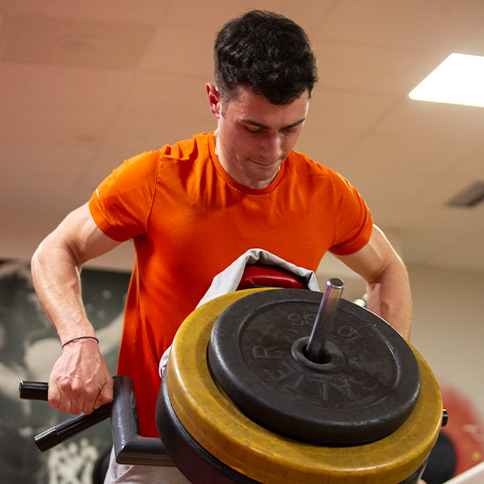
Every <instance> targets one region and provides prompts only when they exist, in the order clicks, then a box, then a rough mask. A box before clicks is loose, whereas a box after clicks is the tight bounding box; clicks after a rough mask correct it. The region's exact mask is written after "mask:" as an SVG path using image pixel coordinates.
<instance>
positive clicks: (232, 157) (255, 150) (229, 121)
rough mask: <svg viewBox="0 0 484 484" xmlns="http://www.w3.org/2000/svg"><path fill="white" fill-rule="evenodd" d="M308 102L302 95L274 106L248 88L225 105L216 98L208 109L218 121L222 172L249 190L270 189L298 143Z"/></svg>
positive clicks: (217, 138) (305, 95)
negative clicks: (216, 101)
mask: <svg viewBox="0 0 484 484" xmlns="http://www.w3.org/2000/svg"><path fill="white" fill-rule="evenodd" d="M212 88H213V89H215V88H214V87H213V86H212ZM208 89H209V101H210V87H208ZM216 94H217V95H218V91H217V93H216ZM215 97H216V96H215V94H214V98H215ZM308 101H309V96H308V93H307V92H305V93H304V94H303V95H302V96H301V97H300V98H298V99H296V100H294V101H293V102H291V103H289V104H285V105H283V106H277V105H274V104H272V103H271V102H269V101H268V100H267V99H266V98H265V97H263V96H258V95H256V94H254V92H253V91H252V90H251V89H250V88H247V87H240V89H239V95H238V97H237V98H236V99H232V100H230V101H228V102H223V101H221V100H220V97H219V96H218V103H217V105H216V106H215V105H214V104H213V103H212V102H211V109H212V113H213V114H214V116H215V117H216V118H217V119H218V128H217V130H216V131H215V137H216V147H217V155H218V158H219V161H220V163H221V165H222V166H223V168H224V169H225V171H226V172H227V173H228V174H229V175H230V176H231V177H232V178H233V179H234V180H236V181H238V182H239V183H241V184H242V185H245V186H247V187H250V188H263V187H265V186H267V185H269V184H270V183H271V181H272V180H273V179H274V178H275V176H276V175H277V172H278V171H279V168H280V166H281V164H282V162H283V161H284V160H285V159H286V158H287V156H288V154H289V152H290V151H291V149H292V148H293V147H294V145H295V143H296V141H297V138H298V136H299V134H300V132H301V129H302V126H303V124H304V121H305V119H306V115H307V110H308Z"/></svg>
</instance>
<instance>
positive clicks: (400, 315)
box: [366, 258, 412, 340]
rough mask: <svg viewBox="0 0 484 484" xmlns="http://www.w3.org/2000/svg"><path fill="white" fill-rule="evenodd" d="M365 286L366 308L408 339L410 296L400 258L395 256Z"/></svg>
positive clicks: (410, 314) (406, 275) (405, 271)
mask: <svg viewBox="0 0 484 484" xmlns="http://www.w3.org/2000/svg"><path fill="white" fill-rule="evenodd" d="M366 287H367V294H368V309H369V310H370V311H373V312H374V313H376V314H378V315H379V316H380V317H381V318H383V319H384V320H385V321H387V322H388V323H389V324H391V325H392V327H393V328H395V329H396V330H397V331H398V332H399V333H400V334H401V335H402V336H403V337H404V338H406V339H407V340H409V339H410V333H411V327H412V298H411V293H410V284H409V280H408V274H407V270H406V268H405V266H404V264H403V262H402V261H401V260H400V258H395V259H394V261H392V263H391V264H389V265H388V266H387V267H386V268H385V270H384V271H383V272H382V273H381V274H379V275H378V277H377V278H376V279H375V280H373V281H367V283H366Z"/></svg>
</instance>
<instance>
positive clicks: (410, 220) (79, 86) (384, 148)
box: [0, 0, 484, 271]
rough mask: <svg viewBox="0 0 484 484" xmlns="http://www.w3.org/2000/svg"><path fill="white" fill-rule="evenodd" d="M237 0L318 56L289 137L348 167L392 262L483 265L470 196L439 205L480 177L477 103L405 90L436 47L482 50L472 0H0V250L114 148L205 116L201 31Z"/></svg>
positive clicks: (207, 122) (22, 249)
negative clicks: (313, 80) (300, 37)
mask: <svg viewBox="0 0 484 484" xmlns="http://www.w3.org/2000/svg"><path fill="white" fill-rule="evenodd" d="M249 8H263V9H269V10H277V11H279V12H280V13H283V14H286V15H287V16H289V17H291V18H292V19H294V20H295V21H297V22H298V23H299V24H301V25H302V26H303V27H304V28H305V29H306V31H307V33H308V34H309V36H310V38H311V40H312V43H313V47H314V49H315V52H316V55H317V57H318V64H319V70H320V78H321V80H320V83H319V85H318V87H317V88H316V89H315V91H314V93H313V97H312V100H311V104H310V110H309V117H308V121H307V123H306V125H305V128H304V130H303V134H302V135H301V137H300V140H299V141H298V145H297V146H296V148H297V149H298V150H300V151H304V152H306V153H307V154H308V155H309V156H311V157H312V158H314V159H315V160H317V161H319V162H321V163H324V164H326V165H328V166H329V167H331V168H333V169H335V170H337V171H339V172H340V173H342V174H343V175H344V176H346V177H347V178H349V179H350V181H351V182H352V183H353V184H354V185H355V186H356V187H357V188H358V189H359V191H360V192H361V193H362V194H363V196H364V198H365V199H366V201H367V203H368V205H369V206H370V208H371V210H372V213H373V217H374V219H375V221H376V223H377V224H378V225H379V226H381V227H382V228H383V229H384V230H385V231H388V232H389V233H390V234H393V236H394V237H395V238H396V240H398V249H399V251H400V252H401V254H402V256H403V258H404V259H405V261H406V262H407V263H409V264H426V265H429V264H430V265H438V266H447V267H453V268H460V269H465V270H479V271H480V270H484V242H483V237H484V204H483V205H480V206H477V207H475V208H473V209H457V208H454V207H449V206H447V205H446V202H447V201H448V200H449V199H451V198H452V197H453V196H454V195H456V193H458V192H460V191H461V190H463V189H464V188H466V187H467V186H468V185H470V184H471V183H473V182H474V181H478V180H481V181H482V180H484V136H483V133H484V108H473V107H466V106H455V105H446V104H432V103H425V102H418V101H412V100H410V99H409V98H408V93H409V92H410V91H411V90H412V89H413V88H414V87H415V86H416V85H417V84H418V83H419V82H420V81H421V80H422V79H423V78H424V77H425V76H426V75H427V74H429V73H430V72H431V71H432V70H433V69H434V68H435V67H436V66H437V65H438V64H440V63H441V62H442V61H443V60H444V59H445V58H446V57H447V56H448V55H449V54H450V53H451V52H462V53H468V54H478V55H484V1H482V0H425V1H422V0H399V1H397V0H394V1H392V0H300V1H294V0H273V1H270V0H268V1H264V0H257V1H256V0H254V1H248V0H237V1H231V0H209V1H206V2H200V1H199V0H131V1H129V0H103V1H99V0H84V1H79V0H43V1H39V2H34V1H32V0H0V122H1V130H0V146H1V151H0V153H1V158H0V163H1V173H2V190H1V192H0V204H1V207H2V213H1V219H0V220H1V227H2V237H1V240H0V256H17V255H19V254H21V255H22V254H23V255H24V254H26V253H31V252H33V250H34V249H35V247H36V245H37V244H38V243H39V241H40V240H41V239H42V238H43V237H44V236H45V235H46V234H47V233H48V232H49V231H50V230H52V229H53V228H54V227H55V226H56V225H57V224H58V223H59V222H60V220H61V219H62V218H63V217H64V216H65V215H66V213H67V212H68V211H70V210H71V209H73V208H75V207H77V206H78V205H80V204H82V203H83V202H85V201H87V199H88V198H89V197H90V194H91V193H92V191H93V190H94V189H95V187H96V185H97V184H98V182H99V181H100V180H101V179H102V178H103V177H104V176H106V175H107V174H108V173H109V172H110V171H111V170H112V169H113V168H115V167H116V166H117V165H118V164H119V163H120V162H121V161H122V160H123V159H125V158H128V157H130V156H132V155H134V154H137V153H139V152H141V151H144V150H146V149H152V148H155V149H156V148H158V147H160V146H161V145H163V144H166V143H172V142H174V141H176V140H178V139H183V138H188V137H191V136H192V135H193V134H194V133H196V132H200V131H208V130H211V129H214V128H215V120H214V119H213V118H212V116H211V114H210V111H209V108H208V103H207V100H206V96H205V83H206V82H208V81H212V78H213V77H212V65H213V64H212V50H211V49H212V43H213V39H214V35H215V33H216V31H217V30H218V28H220V27H221V25H222V24H223V23H224V22H225V21H227V20H228V19H229V18H232V17H234V16H236V15H238V14H240V13H242V12H243V11H245V10H247V9H249ZM483 89H484V86H483ZM121 260H122V257H121ZM122 263H124V261H123V262H122ZM130 264H131V262H130V261H129V262H128V264H127V265H128V266H129V265H130Z"/></svg>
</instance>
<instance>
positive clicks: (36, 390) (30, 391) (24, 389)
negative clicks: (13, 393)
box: [18, 380, 49, 400]
mask: <svg viewBox="0 0 484 484" xmlns="http://www.w3.org/2000/svg"><path fill="white" fill-rule="evenodd" d="M18 391H19V394H20V398H22V399H23V400H47V399H48V398H47V395H48V393H49V384H48V383H46V382H43V381H24V380H22V381H21V382H20V384H19V386H18Z"/></svg>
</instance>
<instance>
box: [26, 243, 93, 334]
mask: <svg viewBox="0 0 484 484" xmlns="http://www.w3.org/2000/svg"><path fill="white" fill-rule="evenodd" d="M31 268H32V278H33V282H34V286H35V290H36V292H37V295H38V297H39V300H40V302H41V304H42V306H43V308H44V311H45V313H46V314H47V317H48V318H49V319H50V321H51V322H52V324H53V325H54V326H55V328H56V330H57V333H58V335H59V338H60V339H61V342H62V343H65V342H66V341H68V340H70V339H72V338H76V337H78V336H94V329H93V327H92V325H91V324H90V322H89V321H88V319H87V316H86V312H85V309H84V305H83V303H82V296H81V282H80V277H79V270H80V268H79V267H78V261H77V260H76V257H75V255H74V254H73V253H72V251H71V250H70V249H69V247H68V246H67V245H66V244H64V243H62V242H61V241H59V240H58V239H57V238H56V236H55V234H51V235H50V236H48V237H47V238H46V239H45V240H44V241H43V242H42V244H41V245H40V246H39V248H38V249H37V251H36V252H35V254H34V256H33V258H32V265H31Z"/></svg>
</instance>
